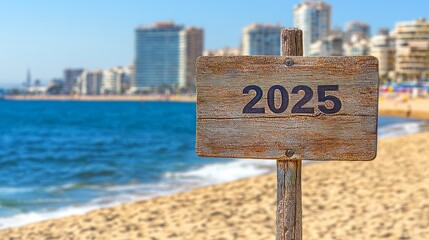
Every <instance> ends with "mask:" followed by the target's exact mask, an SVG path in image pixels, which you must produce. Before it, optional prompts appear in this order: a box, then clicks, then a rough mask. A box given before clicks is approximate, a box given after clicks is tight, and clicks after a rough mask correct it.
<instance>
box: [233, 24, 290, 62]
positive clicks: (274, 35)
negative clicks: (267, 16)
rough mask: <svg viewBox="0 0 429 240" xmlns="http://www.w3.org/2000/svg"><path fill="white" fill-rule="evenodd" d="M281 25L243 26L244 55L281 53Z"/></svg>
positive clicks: (276, 54) (242, 42)
mask: <svg viewBox="0 0 429 240" xmlns="http://www.w3.org/2000/svg"><path fill="white" fill-rule="evenodd" d="M281 29H282V27H281V26H280V25H270V24H257V23H255V24H251V25H248V26H246V27H244V28H243V33H242V41H241V45H242V49H241V53H242V55H246V56H249V55H271V56H278V55H280V41H279V39H280V32H281Z"/></svg>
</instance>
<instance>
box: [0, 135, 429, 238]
mask: <svg viewBox="0 0 429 240" xmlns="http://www.w3.org/2000/svg"><path fill="white" fill-rule="evenodd" d="M428 145H429V133H427V132H426V133H419V134H413V135H407V136H401V137H396V138H389V139H383V140H381V141H380V144H379V154H378V157H377V158H376V159H375V160H374V161H371V162H326V163H325V164H310V165H307V166H305V167H304V168H303V174H302V176H303V179H302V180H303V237H304V239H401V237H402V238H403V239H405V237H410V238H411V239H427V238H428V237H429V205H428V203H427V198H428V196H429V177H428V176H429V170H428V169H429V148H427V147H425V146H428ZM250 161H251V160H250ZM275 179H276V176H275V173H273V174H267V175H263V176H257V177H251V178H247V179H242V180H238V181H234V182H229V183H223V184H217V185H212V186H208V187H202V188H197V189H194V190H191V191H187V192H182V193H178V194H173V195H169V196H163V197H157V198H154V199H150V200H146V201H138V202H135V203H130V204H123V205H119V206H115V207H110V208H104V209H99V210H95V211H92V212H89V213H87V214H84V215H80V216H70V217H65V218H60V219H52V220H48V221H43V222H38V223H33V224H29V225H26V226H23V227H18V228H9V229H5V230H2V231H0V238H1V239H47V238H55V239H167V238H168V239H270V238H274V234H275V196H276V195H275V193H276V181H275Z"/></svg>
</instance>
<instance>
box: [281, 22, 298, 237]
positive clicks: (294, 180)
mask: <svg viewBox="0 0 429 240" xmlns="http://www.w3.org/2000/svg"><path fill="white" fill-rule="evenodd" d="M302 48H303V39H302V31H301V30H299V29H282V31H281V49H282V50H281V55H282V56H287V55H293V56H295V55H297V56H302V55H303V50H302ZM291 154H293V155H294V154H295V151H293V150H288V151H286V156H290V155H291ZM301 165H302V160H295V161H294V160H292V161H290V160H277V210H276V239H277V240H292V239H293V240H301V239H302V196H301V195H302V191H301Z"/></svg>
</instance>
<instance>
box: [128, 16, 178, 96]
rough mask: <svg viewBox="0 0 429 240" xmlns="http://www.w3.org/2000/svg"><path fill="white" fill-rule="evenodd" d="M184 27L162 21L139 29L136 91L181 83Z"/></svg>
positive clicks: (136, 42) (137, 37)
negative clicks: (181, 37)
mask: <svg viewBox="0 0 429 240" xmlns="http://www.w3.org/2000/svg"><path fill="white" fill-rule="evenodd" d="M182 30H183V27H182V26H179V25H175V24H174V23H173V22H158V23H155V25H153V26H139V27H138V28H137V29H136V30H135V34H136V35H135V37H136V38H135V54H136V55H135V79H134V81H133V83H134V86H133V87H134V89H135V90H136V91H139V90H150V89H152V88H160V87H164V86H173V87H174V86H177V85H178V84H179V64H180V32H181V31H182Z"/></svg>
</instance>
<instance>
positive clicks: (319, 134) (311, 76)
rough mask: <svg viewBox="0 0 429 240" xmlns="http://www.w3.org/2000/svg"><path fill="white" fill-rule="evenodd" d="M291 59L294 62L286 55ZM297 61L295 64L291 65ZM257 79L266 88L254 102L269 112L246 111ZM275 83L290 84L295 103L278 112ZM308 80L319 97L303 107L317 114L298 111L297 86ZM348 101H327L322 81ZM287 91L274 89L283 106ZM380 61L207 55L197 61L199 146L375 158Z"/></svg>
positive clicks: (237, 154)
mask: <svg viewBox="0 0 429 240" xmlns="http://www.w3.org/2000/svg"><path fill="white" fill-rule="evenodd" d="M288 60H289V65H290V66H287V64H285V63H286V61H288ZM290 61H292V62H293V64H292V65H291V64H290ZM250 85H255V86H258V87H259V88H260V89H261V90H262V97H261V99H260V100H259V101H257V103H256V104H255V105H254V106H253V108H264V111H265V113H256V114H255V113H243V111H244V107H245V106H246V105H247V104H248V103H249V102H250V101H251V100H252V99H253V98H254V97H255V95H256V92H255V91H253V90H251V91H249V93H248V94H243V90H244V89H245V88H246V87H247V86H250ZM274 85H280V86H282V87H284V89H285V90H286V91H287V94H288V97H287V99H288V106H287V108H286V109H285V110H284V111H283V112H279V113H275V112H273V111H272V108H270V107H269V98H268V92H269V91H270V90H269V89H270V88H272V87H273V86H274ZM299 85H305V86H308V87H309V88H310V89H311V90H310V91H311V92H312V95H313V96H312V98H311V100H309V101H308V102H307V103H306V104H305V105H303V106H302V107H303V108H313V109H314V112H312V113H292V109H293V107H294V106H295V105H296V104H297V103H298V101H300V100H301V99H302V98H303V97H304V91H299V92H297V93H293V92H292V89H293V88H295V87H296V86H299ZM325 85H336V86H338V91H325V92H324V93H322V94H324V95H330V96H334V97H336V98H338V99H340V101H341V109H340V110H339V111H338V112H336V113H332V114H329V113H325V112H323V111H322V110H321V109H320V108H319V106H320V107H323V106H324V107H326V108H328V109H331V108H332V107H333V106H334V104H333V102H331V101H320V99H319V92H320V91H319V89H318V88H319V87H320V86H325ZM281 103H282V99H281V94H280V92H279V91H278V90H276V91H274V108H280V107H281ZM377 103H378V61H377V59H376V58H374V57H371V56H359V57H298V56H293V57H292V56H288V57H286V56H279V57H276V56H240V57H202V58H200V59H199V60H198V63H197V153H198V155H200V156H212V157H234V158H258V159H259V158H266V159H270V158H272V159H278V158H285V151H286V150H287V149H293V150H294V151H295V152H296V154H295V155H294V156H293V157H292V158H286V159H308V160H372V159H373V158H374V157H375V155H376V147H377V146H376V142H377V141H376V140H377V108H378V104H377Z"/></svg>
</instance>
